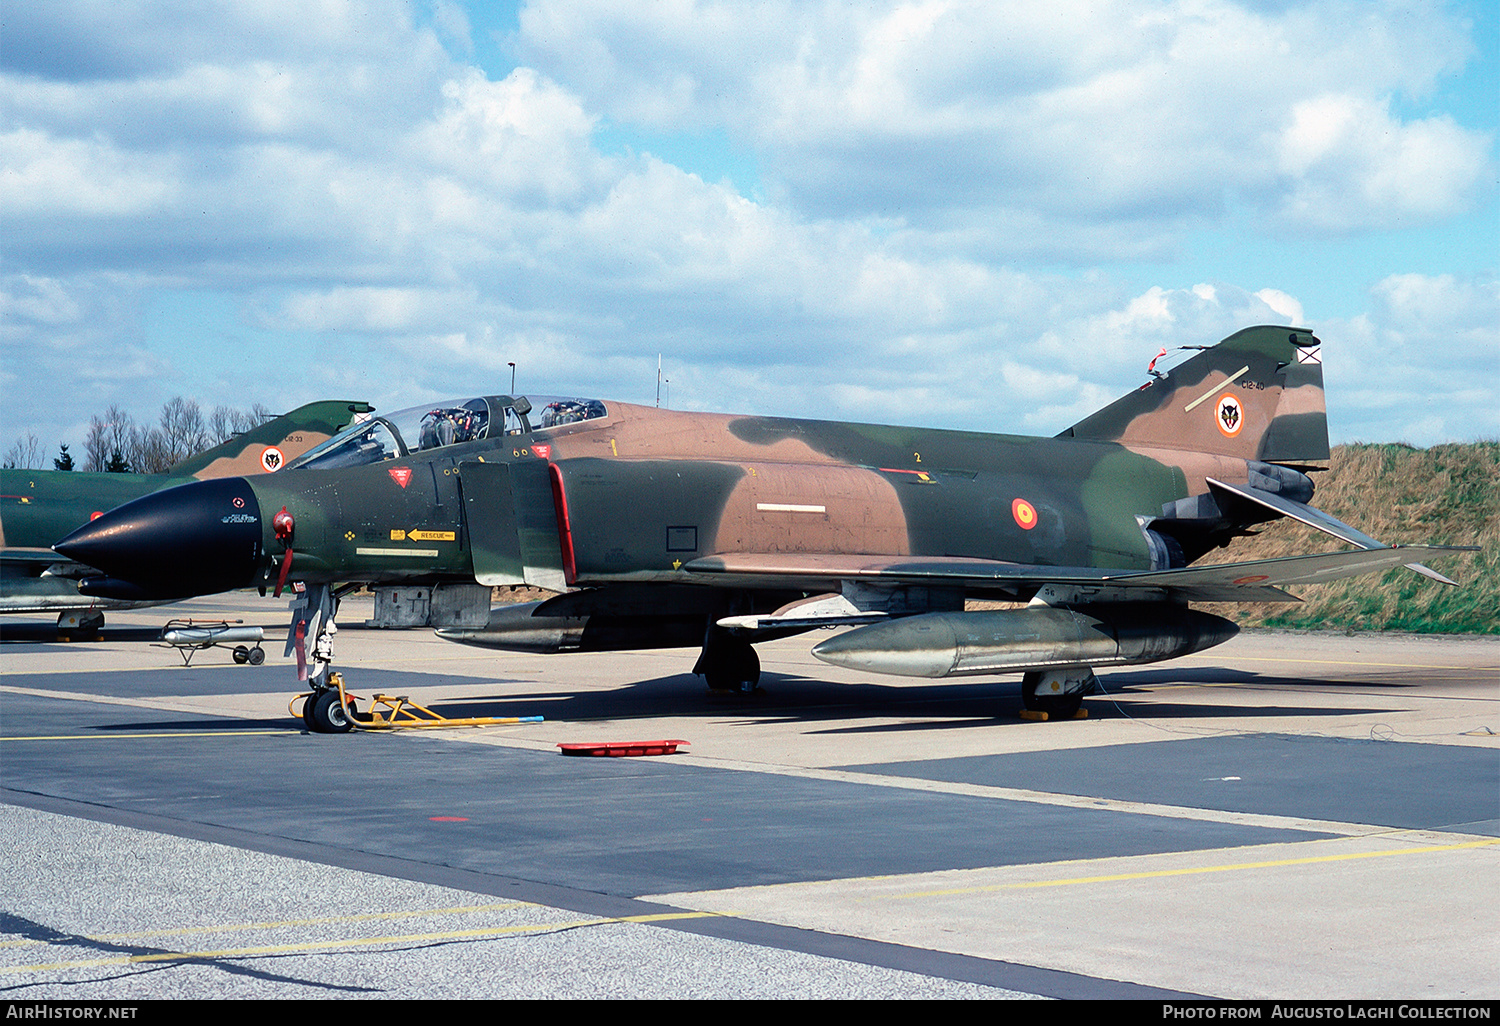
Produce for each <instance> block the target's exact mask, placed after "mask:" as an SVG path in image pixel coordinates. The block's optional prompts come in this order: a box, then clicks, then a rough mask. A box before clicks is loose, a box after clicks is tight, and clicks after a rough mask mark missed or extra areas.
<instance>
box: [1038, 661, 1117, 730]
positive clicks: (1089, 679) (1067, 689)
mask: <svg viewBox="0 0 1500 1026" xmlns="http://www.w3.org/2000/svg"><path fill="white" fill-rule="evenodd" d="M1098 685H1099V678H1098V677H1096V676H1094V671H1093V670H1091V669H1089V668H1088V667H1087V666H1069V667H1067V668H1065V669H1061V670H1033V671H1032V672H1030V673H1028V674H1026V675H1025V676H1024V677H1022V678H1021V706H1022V708H1024V709H1025V710H1026V711H1027V712H1029V713H1045V714H1046V717H1047V719H1049V720H1071V719H1073V718H1074V717H1075V716H1077V715H1078V712H1079V710H1080V709H1081V708H1082V706H1083V696H1084V695H1086V694H1089V693H1090V692H1092V691H1093V690H1094V689H1095V688H1096V687H1098Z"/></svg>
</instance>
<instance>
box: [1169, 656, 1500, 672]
mask: <svg viewBox="0 0 1500 1026" xmlns="http://www.w3.org/2000/svg"><path fill="white" fill-rule="evenodd" d="M1182 658H1184V659H1197V660H1200V661H1201V660H1205V659H1206V660H1208V661H1210V662H1213V661H1216V660H1217V661H1223V660H1224V656H1223V655H1222V654H1220V655H1218V656H1210V655H1198V654H1195V655H1189V656H1183V657H1182ZM1232 662H1235V663H1306V664H1309V665H1312V666H1349V667H1360V666H1380V667H1384V668H1387V669H1406V670H1500V666H1485V665H1483V664H1482V663H1468V664H1465V665H1461V666H1446V665H1441V664H1435V663H1374V662H1368V661H1365V660H1354V659H1276V658H1271V657H1270V656H1242V655H1236V656H1235V657H1234V658H1233V660H1232Z"/></svg>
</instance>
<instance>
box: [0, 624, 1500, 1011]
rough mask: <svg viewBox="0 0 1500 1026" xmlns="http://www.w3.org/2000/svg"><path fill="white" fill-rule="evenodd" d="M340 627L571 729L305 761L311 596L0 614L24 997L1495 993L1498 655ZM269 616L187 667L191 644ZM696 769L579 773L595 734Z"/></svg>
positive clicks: (358, 682)
mask: <svg viewBox="0 0 1500 1026" xmlns="http://www.w3.org/2000/svg"><path fill="white" fill-rule="evenodd" d="M367 607H368V600H367V599H366V600H360V599H353V600H350V601H348V602H346V603H345V605H344V608H343V610H342V611H341V616H340V621H341V625H347V627H346V628H345V629H343V630H341V632H340V634H339V637H338V648H337V656H338V658H337V662H338V664H339V666H340V667H341V669H342V670H343V671H344V672H345V675H346V678H347V679H348V686H349V689H350V690H351V691H352V692H354V693H357V694H360V695H364V696H366V697H368V696H369V695H370V694H372V693H374V692H384V693H387V694H399V695H405V696H409V697H410V699H411V700H413V701H416V702H420V703H422V704H424V705H427V706H430V707H432V708H434V709H436V710H438V711H439V712H441V713H443V714H445V715H448V716H475V715H483V716H536V715H540V716H543V717H545V719H544V720H543V721H542V722H540V723H527V724H517V725H508V726H491V727H470V728H456V729H445V730H436V731H420V732H405V733H396V734H381V733H362V732H361V733H354V734H349V735H338V736H329V735H312V734H307V733H304V732H302V730H301V723H300V720H294V719H292V718H291V716H290V715H289V714H288V709H287V703H288V699H289V698H290V697H291V695H292V694H294V693H295V692H296V687H295V680H294V676H293V673H292V669H291V662H290V660H287V659H284V658H283V657H282V654H281V652H282V647H281V642H280V639H281V638H282V637H284V633H285V626H284V622H283V618H284V615H285V614H284V612H283V609H282V606H281V604H280V603H273V602H272V601H271V600H269V599H260V598H257V597H255V596H253V595H251V596H244V595H233V596H221V597H218V598H215V599H201V600H196V601H194V602H191V603H184V604H182V605H180V606H174V607H170V608H165V609H154V610H150V609H148V610H139V611H134V612H125V613H114V614H111V615H110V617H109V626H108V627H106V628H105V629H104V631H103V634H102V638H103V640H96V641H88V642H59V641H58V640H56V635H55V632H54V631H53V630H52V629H51V627H50V624H47V623H46V622H44V621H36V620H33V621H27V620H24V619H18V618H7V619H6V620H5V621H4V622H0V657H3V658H0V803H3V804H0V843H3V846H4V847H3V850H4V851H5V853H6V854H5V856H4V858H5V860H6V863H7V864H6V870H7V873H6V879H7V881H8V883H7V888H6V894H5V898H4V901H3V904H0V988H4V989H5V992H6V994H7V996H8V997H11V998H19V999H39V998H62V999H74V998H84V997H89V998H100V997H119V998H142V997H176V996H181V997H214V996H242V997H271V996H277V997H280V996H304V997H306V996H349V997H359V996H382V997H390V996H401V997H432V996H447V997H619V996H639V997H680V996H698V997H1018V996H1042V997H1063V998H1069V997H1114V998H1162V997H1168V996H1174V995H1181V996H1207V997H1222V998H1312V999H1316V998H1340V999H1343V998H1405V999H1414V998H1425V999H1437V998H1441V999H1458V1000H1482V999H1494V998H1495V997H1496V996H1497V992H1500V987H1497V985H1496V983H1495V981H1496V980H1497V979H1500V935H1497V932H1496V931H1495V930H1494V929H1493V925H1492V923H1491V919H1492V918H1493V909H1494V907H1495V905H1496V899H1497V898H1500V874H1497V872H1496V869H1497V861H1500V735H1497V731H1500V638H1472V637H1470V638H1418V637H1410V636H1370V635H1356V636H1346V635H1342V634H1332V633H1322V634H1282V633H1270V632H1253V633H1248V634H1245V635H1242V636H1241V637H1239V638H1237V639H1235V640H1234V641H1232V642H1230V643H1229V644H1227V645H1224V646H1221V647H1219V648H1216V649H1213V650H1210V651H1208V652H1205V653H1201V654H1199V655H1197V656H1193V657H1188V658H1184V659H1180V660H1176V661H1174V662H1170V663H1165V664H1159V665H1157V666H1150V667H1140V668H1131V669H1125V670H1121V671H1118V672H1110V673H1106V674H1103V675H1101V680H1102V683H1103V685H1104V687H1105V689H1106V691H1107V694H1104V695H1096V696H1093V697H1091V698H1089V699H1087V700H1086V701H1085V708H1086V709H1087V710H1088V717H1087V718H1086V719H1080V720H1074V721H1069V722H1064V723H1033V722H1027V721H1023V720H1020V719H1019V718H1018V717H1017V716H1016V712H1017V710H1018V709H1019V706H1020V697H1019V677H1018V676H1015V675H1011V676H1005V677H996V678H993V679H967V680H965V681H963V682H959V683H944V682H938V683H931V682H915V681H906V680H903V679H900V678H882V677H875V676H873V675H867V674H860V673H857V672H854V671H845V670H839V669H836V668H834V667H830V666H827V665H825V664H823V663H820V662H818V661H817V660H815V659H813V658H812V656H811V655H810V654H809V652H808V650H809V649H810V648H811V646H812V644H813V643H815V642H816V641H817V640H819V639H820V638H821V637H823V636H826V635H822V634H818V633H814V634H811V635H806V636H803V637H800V638H791V639H787V640H784V641H780V642H774V643H770V644H766V645H762V646H759V650H760V654H761V661H762V667H763V671H764V672H763V677H762V691H761V692H760V693H758V694H756V695H753V696H750V697H748V698H737V697H735V698H727V697H723V696H718V695H713V694H710V693H708V692H707V691H706V689H705V688H704V687H703V685H702V683H701V681H700V680H699V679H698V678H696V677H693V676H692V675H691V672H690V670H691V666H692V663H693V660H694V659H695V657H696V652H693V651H687V650H667V651H657V652H629V653H610V654H600V655H593V654H589V655H560V656H527V655H514V654H505V653H496V652H489V651H485V650H481V649H472V648H465V647H460V646H456V645H452V644H449V643H447V642H443V641H441V640H439V639H437V638H436V637H434V636H433V635H432V634H431V633H430V632H428V631H377V630H366V629H361V628H359V627H357V626H356V625H357V624H359V623H360V622H361V621H362V620H363V618H364V617H365V616H366V615H368V613H367V612H366V609H367ZM189 615H190V616H194V617H229V618H240V617H244V618H246V619H247V622H251V623H260V624H263V625H264V626H265V627H266V629H267V636H268V638H275V639H277V640H275V641H270V640H268V641H267V642H266V646H265V647H266V652H267V660H266V663H265V665H263V666H260V667H249V666H238V665H235V664H233V663H232V662H231V660H230V658H229V653H228V652H227V651H224V650H220V649H211V650H208V651H205V652H202V653H199V654H198V655H196V656H195V657H194V658H193V662H192V665H191V666H187V667H184V666H183V665H182V659H181V658H180V656H179V655H178V654H177V653H176V652H173V651H170V650H166V649H162V648H157V647H153V646H152V645H150V644H149V640H150V639H151V638H152V637H154V635H155V632H156V629H157V628H159V627H160V625H161V624H162V623H164V622H165V621H166V620H167V619H168V618H169V617H172V616H189ZM648 739H683V740H684V741H686V742H688V744H686V745H684V746H683V748H682V751H681V752H680V753H679V754H677V755H672V756H663V757H657V758H637V759H597V758H567V757H564V756H563V755H561V754H559V751H558V749H557V747H556V746H557V745H558V744H559V743H566V742H597V741H632V740H648Z"/></svg>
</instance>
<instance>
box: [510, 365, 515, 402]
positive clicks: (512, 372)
mask: <svg viewBox="0 0 1500 1026" xmlns="http://www.w3.org/2000/svg"><path fill="white" fill-rule="evenodd" d="M510 394H511V397H512V398H514V397H515V394H516V365H515V362H514V361H511V363H510Z"/></svg>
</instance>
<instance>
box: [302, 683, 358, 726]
mask: <svg viewBox="0 0 1500 1026" xmlns="http://www.w3.org/2000/svg"><path fill="white" fill-rule="evenodd" d="M307 701H308V703H310V704H311V705H312V721H311V723H310V724H309V726H310V727H311V729H312V730H313V732H314V733H318V734H347V733H348V732H349V731H350V730H352V729H353V727H354V716H353V714H352V712H351V710H349V709H347V708H345V706H344V703H343V700H342V699H341V698H340V697H339V693H338V692H337V691H335V690H333V689H331V688H330V689H329V690H327V691H320V692H318V693H317V694H315V695H313V696H312V697H310V698H309V699H308V700H307ZM302 718H303V720H304V721H305V720H307V719H308V714H307V705H303V707H302Z"/></svg>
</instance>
